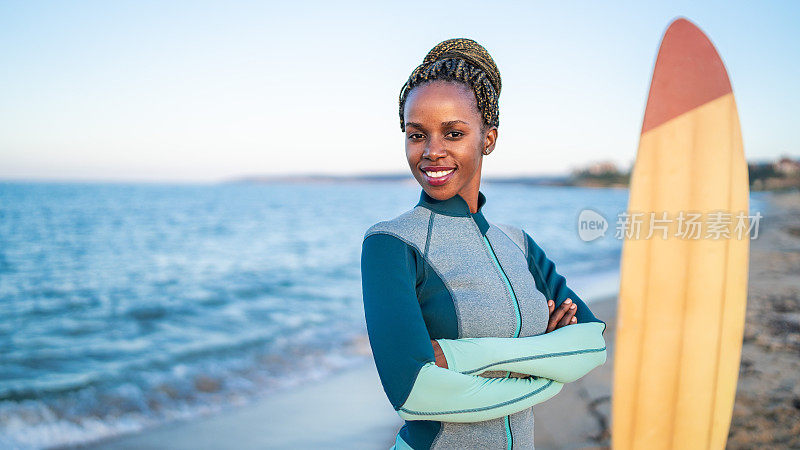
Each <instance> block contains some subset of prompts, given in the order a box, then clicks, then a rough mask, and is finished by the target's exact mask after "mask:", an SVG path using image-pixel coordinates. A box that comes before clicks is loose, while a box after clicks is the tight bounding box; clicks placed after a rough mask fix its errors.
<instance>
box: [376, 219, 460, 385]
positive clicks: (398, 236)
mask: <svg viewBox="0 0 800 450" xmlns="http://www.w3.org/2000/svg"><path fill="white" fill-rule="evenodd" d="M373 234H388V235H390V236H394V237H396V238H397V239H400V240H401V241H403V242H405V243H406V244H408V245H410V246H411V247H413V248H415V249H416V250H417V252H418V253H419V254H420V255H421V256H422V260H423V261H425V262H427V263H428V266H429V267H430V268H431V270H433V273H435V274H436V276H437V277H439V279H440V280H441V281H442V284H444V287H445V288H446V289H447V293H448V294H450V301H451V302H453V309H454V310H455V311H456V330H457V333H458V334H457V336H461V312H460V311H459V310H458V302H456V297H455V295H453V289H451V288H450V285H449V284H448V283H447V280H445V279H444V277H443V276H442V274H441V273H439V271H438V270H437V269H436V266H434V265H433V263H432V262H431V260H430V259H428V258H427V257H425V255H422V252H420V251H419V247H417V246H416V244H414V243H413V242H409V241H408V240H406V239H405V238H404V237H402V236H400V235H398V234H397V233H394V232H391V231H386V230H376V231H373V232H371V233H369V234H368V235H366V236H365V237H364V239H366V238H368V237H369V236H372V235H373ZM409 392H410V391H409Z"/></svg>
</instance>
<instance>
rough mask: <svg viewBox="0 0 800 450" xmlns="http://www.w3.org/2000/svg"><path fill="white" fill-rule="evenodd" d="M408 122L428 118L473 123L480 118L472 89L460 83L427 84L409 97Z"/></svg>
mask: <svg viewBox="0 0 800 450" xmlns="http://www.w3.org/2000/svg"><path fill="white" fill-rule="evenodd" d="M404 112H405V116H406V122H416V121H418V120H423V119H424V118H426V117H435V118H437V120H438V118H441V117H444V116H447V117H450V118H449V119H447V121H455V120H461V121H464V122H468V123H469V122H473V121H474V119H475V117H479V116H480V110H479V109H478V107H477V102H476V100H475V94H474V93H473V92H472V89H470V88H469V87H467V86H465V85H464V84H462V83H458V82H441V81H435V82H427V83H423V84H421V85H419V86H416V87H415V88H414V89H413V90H412V91H411V92H410V93H409V95H408V98H407V99H406V107H405V111H404Z"/></svg>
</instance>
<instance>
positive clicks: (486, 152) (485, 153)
mask: <svg viewBox="0 0 800 450" xmlns="http://www.w3.org/2000/svg"><path fill="white" fill-rule="evenodd" d="M489 153H492V151H491V150H489V147H486V148H485V149H483V154H484V155H488V154H489Z"/></svg>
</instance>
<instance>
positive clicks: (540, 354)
mask: <svg viewBox="0 0 800 450" xmlns="http://www.w3.org/2000/svg"><path fill="white" fill-rule="evenodd" d="M605 327H606V325H605V324H604V323H602V322H585V323H578V324H572V325H567V326H565V327H561V328H559V329H556V330H553V331H552V332H550V333H545V334H540V335H536V336H529V337H523V338H495V337H483V338H462V339H437V342H438V343H439V345H440V346H441V348H442V352H443V353H444V356H445V359H446V360H447V367H448V368H449V369H450V370H455V371H457V372H460V373H464V374H479V373H481V372H484V371H486V370H492V371H494V370H504V371H509V372H519V373H524V374H528V375H535V376H537V377H545V378H550V379H553V380H556V381H558V382H560V383H569V382H572V381H575V380H577V379H578V378H580V377H582V376H584V375H586V374H587V373H589V371H591V370H592V369H594V368H595V367H597V366H599V365H601V364H604V363H605V362H606V343H605V339H604V338H603V330H604V329H605Z"/></svg>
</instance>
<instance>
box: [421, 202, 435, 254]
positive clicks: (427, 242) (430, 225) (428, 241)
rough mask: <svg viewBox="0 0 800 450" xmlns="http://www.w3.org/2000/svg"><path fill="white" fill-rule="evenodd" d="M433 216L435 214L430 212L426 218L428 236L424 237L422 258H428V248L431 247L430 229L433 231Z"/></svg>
mask: <svg viewBox="0 0 800 450" xmlns="http://www.w3.org/2000/svg"><path fill="white" fill-rule="evenodd" d="M435 215H436V213H434V212H433V211H431V215H430V217H429V218H428V234H427V235H426V236H425V253H423V254H422V257H423V258H427V257H428V248H430V245H431V229H433V216H435Z"/></svg>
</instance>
